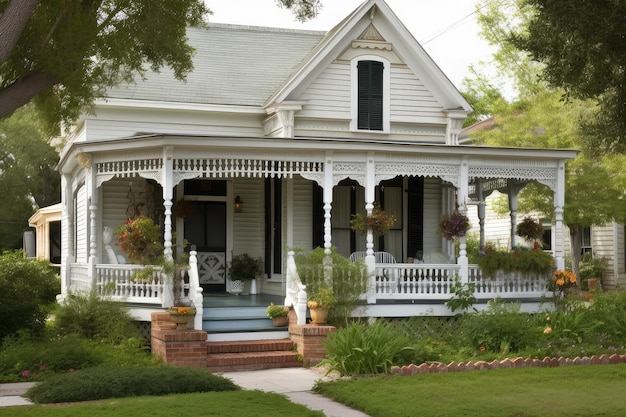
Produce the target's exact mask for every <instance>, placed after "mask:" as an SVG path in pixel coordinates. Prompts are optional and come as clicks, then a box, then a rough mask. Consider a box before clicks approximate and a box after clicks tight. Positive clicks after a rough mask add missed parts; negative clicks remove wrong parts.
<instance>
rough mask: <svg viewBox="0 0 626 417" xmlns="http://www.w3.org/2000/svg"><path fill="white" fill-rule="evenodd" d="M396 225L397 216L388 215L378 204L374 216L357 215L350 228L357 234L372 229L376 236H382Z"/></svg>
mask: <svg viewBox="0 0 626 417" xmlns="http://www.w3.org/2000/svg"><path fill="white" fill-rule="evenodd" d="M395 223H396V218H395V216H393V215H391V214H388V213H386V212H385V211H384V210H383V209H381V208H380V206H379V205H378V204H375V205H374V209H373V210H372V214H363V213H357V214H355V215H353V216H352V220H350V228H351V229H352V230H354V231H355V232H359V233H367V230H368V229H372V233H373V234H374V236H382V235H384V234H385V233H386V232H387V231H388V230H389V229H391V228H392V227H393V225H394V224H395Z"/></svg>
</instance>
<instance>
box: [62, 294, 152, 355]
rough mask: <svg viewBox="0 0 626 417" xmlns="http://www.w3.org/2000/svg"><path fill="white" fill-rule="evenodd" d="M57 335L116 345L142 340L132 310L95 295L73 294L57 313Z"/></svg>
mask: <svg viewBox="0 0 626 417" xmlns="http://www.w3.org/2000/svg"><path fill="white" fill-rule="evenodd" d="M54 315H55V320H54V322H53V332H54V333H55V335H56V336H61V337H63V336H67V335H70V334H75V335H78V336H80V337H82V338H85V339H91V340H98V341H104V342H109V343H113V344H117V343H121V342H123V341H125V340H127V339H129V338H141V334H140V333H139V330H138V329H137V327H136V325H135V322H134V320H133V318H132V317H131V316H130V314H129V312H128V308H127V307H126V306H125V305H124V304H123V303H119V302H115V301H111V300H108V299H106V298H101V297H99V296H98V295H96V294H95V293H94V292H91V293H76V294H70V295H69V296H68V297H67V298H66V299H65V300H63V303H62V304H60V305H58V307H57V308H56V309H55V311H54Z"/></svg>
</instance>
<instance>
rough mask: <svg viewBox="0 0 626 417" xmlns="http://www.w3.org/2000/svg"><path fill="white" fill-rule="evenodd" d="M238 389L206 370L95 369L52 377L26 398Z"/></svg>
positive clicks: (54, 400) (80, 398)
mask: <svg viewBox="0 0 626 417" xmlns="http://www.w3.org/2000/svg"><path fill="white" fill-rule="evenodd" d="M238 389H239V388H238V387H237V385H235V384H234V383H233V382H232V381H230V380H229V379H227V378H224V377H221V376H218V375H214V374H212V373H210V372H207V371H205V370H202V369H194V368H184V367H174V366H158V367H133V368H91V369H84V370H81V371H76V372H72V373H67V374H60V375H55V376H53V377H50V378H48V379H47V380H45V381H43V382H41V383H39V384H37V385H35V386H34V387H33V388H31V389H30V390H28V392H27V393H26V397H27V398H29V399H31V400H32V401H34V402H36V403H59V402H75V401H90V400H101V399H105V398H120V397H133V396H140V395H167V394H182V393H191V392H210V391H235V390H238Z"/></svg>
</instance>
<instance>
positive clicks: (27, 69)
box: [0, 0, 208, 132]
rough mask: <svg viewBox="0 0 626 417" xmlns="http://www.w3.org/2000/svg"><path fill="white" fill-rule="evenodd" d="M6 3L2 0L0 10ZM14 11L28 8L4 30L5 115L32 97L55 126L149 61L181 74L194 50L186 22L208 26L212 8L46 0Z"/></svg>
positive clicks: (145, 0)
mask: <svg viewBox="0 0 626 417" xmlns="http://www.w3.org/2000/svg"><path fill="white" fill-rule="evenodd" d="M7 4H8V3H7V2H2V3H0V14H2V13H3V12H4V11H5V9H6V8H7ZM13 11H14V12H17V13H18V14H24V15H25V16H24V17H25V20H24V21H25V22H26V25H25V26H24V27H22V25H19V24H15V25H13V26H10V27H9V29H7V30H6V31H5V32H4V33H3V35H4V38H5V39H3V40H5V42H6V43H7V48H9V50H8V51H7V52H8V54H7V55H6V56H2V57H1V58H0V64H2V65H1V66H0V68H2V70H1V71H0V80H2V81H1V82H0V88H2V89H3V90H2V91H3V93H4V94H3V95H2V96H3V98H2V99H0V117H4V116H6V115H8V114H10V113H11V112H12V111H13V110H15V109H16V108H18V107H20V106H21V105H23V104H25V103H27V102H29V101H30V100H31V99H33V97H34V98H35V100H34V102H35V103H36V105H37V106H38V108H39V109H41V110H42V111H43V113H44V115H45V116H46V122H47V125H48V126H49V130H50V131H51V132H56V131H57V130H58V127H59V125H60V122H61V121H64V122H68V123H69V122H71V121H72V120H74V119H75V118H76V117H77V115H78V112H79V111H81V110H82V109H84V108H86V107H89V106H90V105H91V104H92V102H93V100H94V99H95V98H96V97H102V95H103V90H105V89H106V88H108V87H111V86H114V85H118V84H119V83H121V82H128V81H132V79H133V78H134V77H135V76H136V75H137V73H143V72H145V71H146V69H147V68H148V66H149V67H150V68H151V69H152V70H154V71H157V70H159V69H160V68H162V67H164V66H166V65H167V66H169V67H170V68H171V69H172V71H173V73H174V76H176V77H177V78H178V79H183V78H184V76H185V75H186V74H187V73H188V72H189V71H190V70H191V68H192V54H193V49H192V48H191V47H190V46H189V45H188V43H187V37H186V29H187V27H188V26H203V25H205V22H204V18H205V16H206V15H207V13H208V9H207V8H206V6H205V4H204V2H203V1H200V0H181V1H175V2H172V1H154V0H133V1H129V2H121V3H120V2H117V1H113V0H107V1H102V2H96V3H89V4H83V2H80V1H76V0H71V1H63V2H60V1H49V2H45V3H42V4H40V5H39V7H35V8H34V9H29V8H28V7H23V8H21V9H19V8H16V9H13ZM9 18H10V17H9ZM13 18H14V19H21V17H20V16H13ZM12 40H16V43H15V44H14V45H13V43H12V42H11V41H12ZM33 45H38V47H36V48H33V47H32V46H33ZM11 86H13V87H14V88H13V89H12V90H13V92H11V90H10V89H9V87H11ZM15 86H18V87H19V88H18V89H16V88H15ZM16 90H17V91H16Z"/></svg>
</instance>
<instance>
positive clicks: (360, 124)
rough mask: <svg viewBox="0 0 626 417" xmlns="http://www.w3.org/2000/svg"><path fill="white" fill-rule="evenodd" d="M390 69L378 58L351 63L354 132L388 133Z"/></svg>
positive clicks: (388, 65) (366, 58) (368, 58)
mask: <svg viewBox="0 0 626 417" xmlns="http://www.w3.org/2000/svg"><path fill="white" fill-rule="evenodd" d="M389 68H390V64H389V62H388V61H387V60H386V59H383V58H380V57H376V56H360V57H356V58H354V59H353V60H352V80H353V81H352V122H351V125H350V127H351V129H352V130H355V131H356V130H367V131H373V132H380V131H383V132H388V131H389V103H390V98H389V95H390V93H389V92H390V73H389V72H390V71H389Z"/></svg>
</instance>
